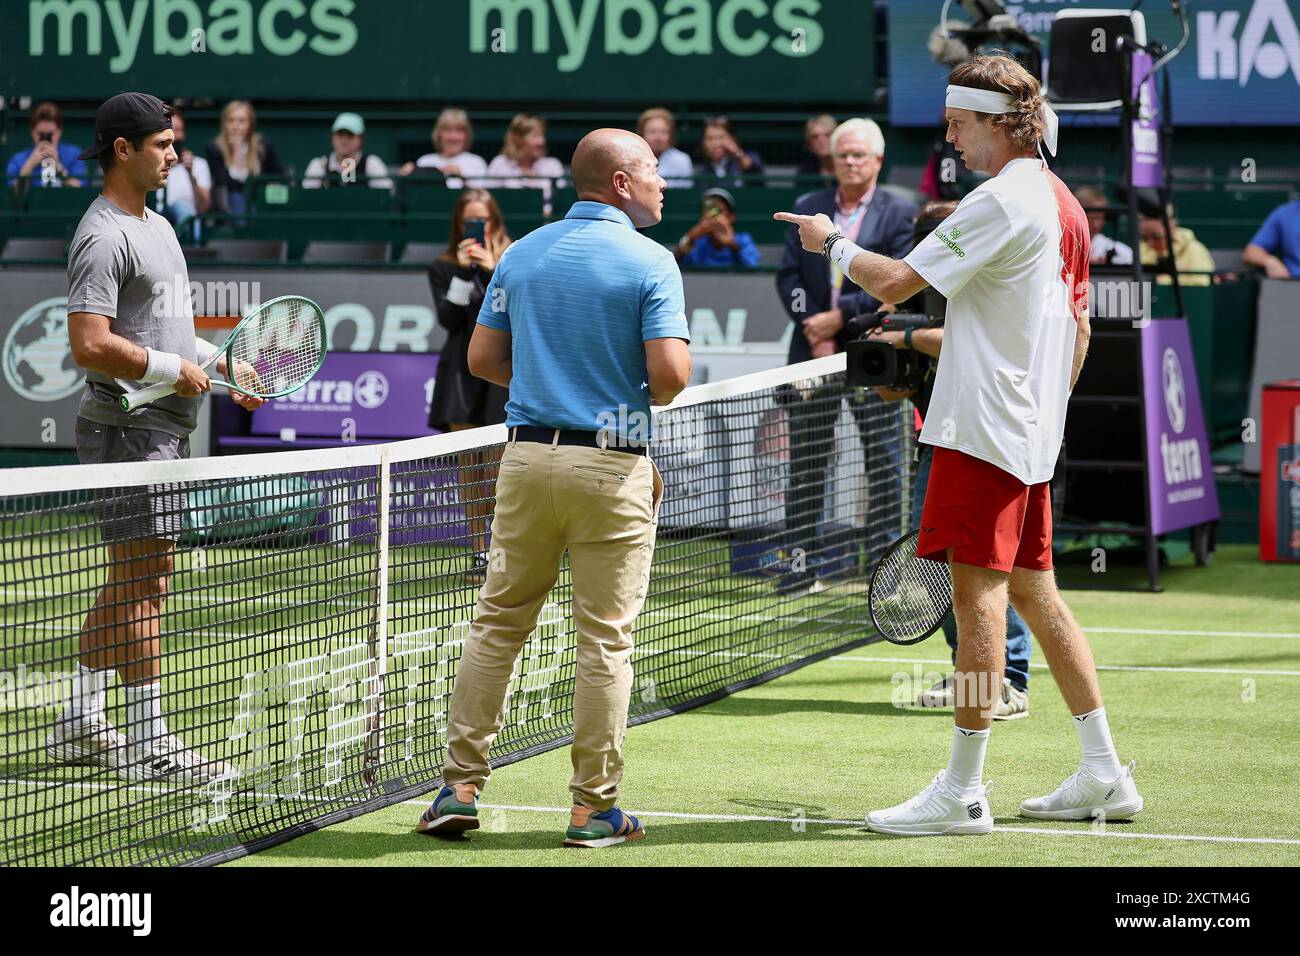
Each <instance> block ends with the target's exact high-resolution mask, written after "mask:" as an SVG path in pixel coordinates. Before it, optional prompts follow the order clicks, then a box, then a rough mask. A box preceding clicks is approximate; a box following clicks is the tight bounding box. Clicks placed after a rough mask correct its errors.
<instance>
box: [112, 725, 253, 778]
mask: <svg viewBox="0 0 1300 956" xmlns="http://www.w3.org/2000/svg"><path fill="white" fill-rule="evenodd" d="M128 756H129V762H128V763H127V765H126V766H125V767H124V768H123V771H122V773H123V776H125V777H126V778H127V779H128V780H130V781H131V782H132V783H140V782H142V781H146V780H166V779H173V780H178V781H182V782H185V783H211V782H212V781H213V780H217V779H219V778H222V777H233V776H234V768H233V767H231V766H230V764H228V763H226V762H225V761H224V760H209V759H208V758H206V757H201V756H199V755H198V754H196V753H195V752H194V751H193V750H190V749H189V748H188V747H186V746H185V745H184V744H183V743H181V741H180V740H179V739H178V738H177V737H176V736H175V735H174V734H167V735H166V736H165V737H157V738H154V739H151V740H149V741H148V743H146V744H144V745H143V746H132V747H131V748H130V750H129V751H128Z"/></svg>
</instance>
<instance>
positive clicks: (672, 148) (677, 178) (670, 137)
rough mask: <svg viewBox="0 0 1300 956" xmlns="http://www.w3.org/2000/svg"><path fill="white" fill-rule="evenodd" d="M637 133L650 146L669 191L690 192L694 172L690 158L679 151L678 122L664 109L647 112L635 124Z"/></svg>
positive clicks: (659, 108)
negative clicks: (680, 190) (687, 190)
mask: <svg viewBox="0 0 1300 956" xmlns="http://www.w3.org/2000/svg"><path fill="white" fill-rule="evenodd" d="M636 131H637V132H638V133H640V134H641V138H642V139H644V140H645V141H646V142H647V143H649V144H650V149H651V150H653V151H654V154H655V157H656V158H657V159H658V160H659V175H660V177H661V178H663V179H664V181H665V182H667V183H668V188H669V189H690V188H691V187H692V186H693V185H694V183H693V181H692V180H691V175H692V174H693V173H694V172H695V169H694V168H693V166H692V165H691V158H690V157H689V156H687V155H686V154H685V153H683V152H682V151H681V150H680V149H678V148H677V120H676V119H675V118H674V117H673V114H672V113H670V112H669V111H668V110H666V109H662V108H661V107H655V108H654V109H648V110H646V111H645V112H644V113H642V114H641V116H640V117H639V118H638V119H637V121H636Z"/></svg>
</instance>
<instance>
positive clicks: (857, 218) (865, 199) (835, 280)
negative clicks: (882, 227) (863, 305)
mask: <svg viewBox="0 0 1300 956" xmlns="http://www.w3.org/2000/svg"><path fill="white" fill-rule="evenodd" d="M875 195H876V187H875V184H874V183H873V184H872V186H871V188H870V189H868V190H867V191H866V192H865V193H863V195H862V198H861V199H859V200H858V201H857V202H856V203H855V204H854V205H853V207H852V208H851V209H849V210H848V212H845V211H844V206H843V204H842V203H841V201H840V191H839V190H838V189H837V190H835V228H836V229H838V230H839V231H840V232H842V233H843V234H844V238H845V239H848V240H849V241H850V242H854V241H856V240H857V238H858V230H859V229H861V228H862V220H863V219H864V218H865V217H866V215H867V208H868V207H869V206H870V205H871V198H872V197H873V196H875ZM830 268H831V308H832V309H834V308H836V307H837V306H838V305H839V302H840V283H841V281H842V280H843V275H842V274H841V273H840V270H839V267H838V266H837V265H835V263H833V262H832V263H831V264H830Z"/></svg>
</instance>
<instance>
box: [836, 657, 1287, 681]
mask: <svg viewBox="0 0 1300 956" xmlns="http://www.w3.org/2000/svg"><path fill="white" fill-rule="evenodd" d="M831 660H832V661H846V662H854V663H866V664H944V665H946V666H948V667H951V666H952V660H951V659H949V658H942V657H856V656H849V655H847V654H844V655H841V656H839V657H832V658H831ZM1029 666H1030V667H1032V668H1033V669H1034V670H1040V671H1045V670H1050V668H1049V667H1048V666H1047V665H1046V664H1042V663H1038V662H1031V663H1030V665H1029ZM1096 666H1097V670H1099V671H1146V672H1151V673H1157V674H1241V675H1245V676H1247V677H1250V676H1258V675H1263V676H1266V677H1300V671H1277V670H1247V669H1245V668H1239V667H1155V666H1152V667H1147V666H1142V665H1138V664H1098V665H1096Z"/></svg>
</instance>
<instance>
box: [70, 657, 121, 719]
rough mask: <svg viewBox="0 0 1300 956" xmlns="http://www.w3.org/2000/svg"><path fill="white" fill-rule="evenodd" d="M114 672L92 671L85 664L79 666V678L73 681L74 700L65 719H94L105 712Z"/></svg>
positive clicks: (71, 701)
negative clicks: (109, 685)
mask: <svg viewBox="0 0 1300 956" xmlns="http://www.w3.org/2000/svg"><path fill="white" fill-rule="evenodd" d="M112 678H113V672H112V671H111V670H107V671H97V670H92V669H91V668H89V667H87V666H86V665H85V664H78V665H77V676H76V677H75V678H74V679H73V681H72V699H71V700H70V701H68V708H67V710H65V711H64V717H65V718H66V719H68V720H73V719H77V720H80V719H82V718H85V717H94V716H95V715H97V714H102V713H103V712H104V700H105V698H106V697H107V694H108V682H109V681H110V680H112Z"/></svg>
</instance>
